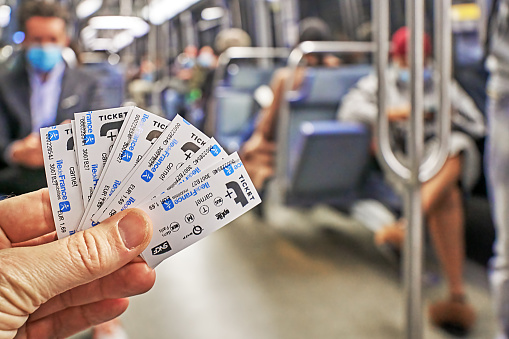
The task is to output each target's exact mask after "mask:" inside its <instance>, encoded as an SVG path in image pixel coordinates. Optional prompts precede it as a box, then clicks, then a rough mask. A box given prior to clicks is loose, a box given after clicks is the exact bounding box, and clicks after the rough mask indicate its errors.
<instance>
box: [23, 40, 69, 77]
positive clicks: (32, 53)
mask: <svg viewBox="0 0 509 339" xmlns="http://www.w3.org/2000/svg"><path fill="white" fill-rule="evenodd" d="M26 56H27V60H28V62H29V63H30V65H32V67H33V68H34V69H36V70H38V71H41V72H49V71H51V70H52V69H53V67H55V66H56V65H57V64H58V63H59V62H60V61H62V47H60V46H57V45H46V46H32V47H30V48H28V51H27V54H26Z"/></svg>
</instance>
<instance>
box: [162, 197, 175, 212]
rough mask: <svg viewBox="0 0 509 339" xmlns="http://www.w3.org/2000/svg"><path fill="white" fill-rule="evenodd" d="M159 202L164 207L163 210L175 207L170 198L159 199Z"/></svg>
mask: <svg viewBox="0 0 509 339" xmlns="http://www.w3.org/2000/svg"><path fill="white" fill-rule="evenodd" d="M161 203H162V204H163V208H164V210H165V211H169V210H171V209H172V208H173V207H175V205H174V204H173V201H172V200H171V199H170V198H168V199H166V200H163V201H161Z"/></svg>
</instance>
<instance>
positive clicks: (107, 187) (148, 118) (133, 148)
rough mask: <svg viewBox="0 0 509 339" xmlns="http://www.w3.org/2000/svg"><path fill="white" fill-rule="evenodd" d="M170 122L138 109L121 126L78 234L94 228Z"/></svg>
mask: <svg viewBox="0 0 509 339" xmlns="http://www.w3.org/2000/svg"><path fill="white" fill-rule="evenodd" d="M168 123H169V120H167V119H164V118H162V117H159V116H157V115H155V114H152V113H149V112H147V111H144V110H142V109H140V108H137V107H135V108H134V109H133V110H132V112H131V113H130V114H129V115H128V117H127V119H126V120H125V122H124V123H123V124H122V129H121V131H120V133H119V135H118V136H117V139H116V140H115V143H114V146H113V149H112V151H111V153H110V155H109V156H108V160H107V162H106V164H105V165H104V168H103V171H102V173H101V176H100V177H99V181H98V183H97V186H96V189H95V190H94V193H93V194H92V198H91V199H90V202H89V204H88V206H87V208H86V210H85V214H84V216H83V218H82V219H81V222H80V226H79V229H78V230H79V231H81V230H84V229H87V228H90V227H92V226H93V225H94V224H93V223H92V216H93V215H94V214H95V213H97V211H99V208H100V207H101V206H102V204H103V203H104V202H105V201H106V199H107V198H108V197H109V196H110V195H111V194H113V193H114V192H115V190H116V189H117V188H118V187H120V186H121V183H122V180H123V179H124V178H125V177H126V176H127V175H128V174H129V172H130V171H131V170H132V169H133V168H134V167H135V166H136V164H137V163H138V162H139V161H140V160H141V159H142V158H143V156H144V155H145V153H146V152H147V150H148V149H149V148H150V147H151V146H152V144H153V143H154V142H155V140H157V138H158V137H159V136H160V135H161V133H162V132H163V131H164V129H165V128H166V126H167V125H168Z"/></svg>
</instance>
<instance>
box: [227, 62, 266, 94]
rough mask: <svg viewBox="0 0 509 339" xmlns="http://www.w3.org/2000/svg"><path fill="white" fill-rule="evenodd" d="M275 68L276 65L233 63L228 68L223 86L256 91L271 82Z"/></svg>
mask: <svg viewBox="0 0 509 339" xmlns="http://www.w3.org/2000/svg"><path fill="white" fill-rule="evenodd" d="M274 70H275V68H274V67H255V66H251V65H242V64H231V65H230V66H228V68H227V72H226V73H227V74H226V77H225V79H224V82H223V86H227V87H231V88H235V89H238V90H244V91H255V90H256V89H257V88H258V87H260V86H261V85H268V84H269V83H270V80H271V79H272V74H273V73H274Z"/></svg>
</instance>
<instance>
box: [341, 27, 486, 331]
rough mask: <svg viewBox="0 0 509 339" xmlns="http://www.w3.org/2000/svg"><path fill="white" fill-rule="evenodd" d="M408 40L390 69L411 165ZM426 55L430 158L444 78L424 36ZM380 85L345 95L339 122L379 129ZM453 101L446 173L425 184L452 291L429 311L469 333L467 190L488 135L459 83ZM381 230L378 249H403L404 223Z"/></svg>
mask: <svg viewBox="0 0 509 339" xmlns="http://www.w3.org/2000/svg"><path fill="white" fill-rule="evenodd" d="M408 39H409V31H408V29H407V28H405V27H403V28H400V29H399V30H398V31H396V33H395V34H394V35H393V38H392V46H391V67H390V68H389V69H388V70H387V71H388V73H387V84H386V87H387V113H388V117H389V120H390V130H391V133H390V135H391V144H392V147H393V149H394V150H395V152H396V155H397V157H398V158H400V159H401V161H403V162H404V161H405V160H406V156H405V154H406V140H407V136H408V133H409V128H408V117H409V116H410V114H411V107H410V86H409V79H410V76H409V69H408V66H409V62H408V52H407V51H408ZM424 52H425V70H424V110H425V126H424V131H425V138H426V141H427V142H426V150H425V154H429V150H430V149H431V147H433V136H434V135H435V123H434V119H435V115H436V114H437V100H438V88H437V87H438V86H436V81H437V80H438V79H439V78H438V75H437V74H435V73H434V72H433V69H432V60H431V56H432V48H431V42H430V38H429V36H428V35H425V37H424ZM377 86H378V82H377V77H376V75H375V74H371V75H368V76H367V77H365V78H363V79H361V80H360V81H359V82H358V84H357V85H356V87H355V88H353V89H352V90H351V91H350V92H349V93H348V94H347V95H346V96H345V98H344V100H343V104H342V106H341V107H340V110H339V113H338V116H339V119H340V120H343V121H355V122H362V123H365V124H368V125H370V126H374V125H375V124H376V117H377V115H378V107H377V91H378V87H377ZM451 102H452V109H453V111H452V136H451V143H450V151H449V157H448V159H447V161H446V163H445V165H444V167H443V168H442V170H441V171H440V172H439V173H438V174H437V175H436V176H435V177H434V178H432V179H430V180H429V181H427V182H425V183H424V184H423V186H422V208H423V211H424V215H425V217H426V222H427V227H428V230H429V232H430V235H431V239H432V241H433V244H434V247H435V250H436V252H437V256H438V259H439V260H440V263H441V266H442V268H443V270H444V274H445V276H446V279H447V282H448V290H449V296H448V298H447V299H445V300H443V301H438V302H435V303H433V304H432V305H431V306H430V309H429V312H430V319H431V321H432V322H433V323H434V324H435V325H437V326H440V327H442V328H444V329H446V330H451V329H454V331H456V332H457V331H461V332H463V333H465V332H468V331H469V330H470V329H471V328H472V326H473V324H474V322H475V312H474V310H473V308H472V307H471V306H470V305H469V304H468V303H467V301H466V298H465V288H464V283H463V261H464V256H465V255H464V240H463V224H464V221H463V216H464V213H463V205H462V190H468V189H469V188H471V187H472V186H473V184H474V183H475V181H476V180H477V179H478V176H479V170H480V162H481V160H480V155H479V152H478V150H477V147H476V145H475V143H474V140H473V139H474V138H478V137H482V136H483V135H484V133H485V124H484V118H483V115H482V114H481V112H480V111H479V110H478V108H477V107H476V105H475V103H474V102H473V100H472V99H471V98H470V97H469V96H468V95H467V94H466V93H465V92H464V91H463V90H462V89H461V88H460V86H459V85H458V84H457V83H455V82H452V83H451ZM373 145H375V143H373ZM374 147H376V146H374ZM386 180H387V181H389V182H390V183H391V184H392V186H393V187H395V188H396V190H399V189H400V187H398V183H397V182H396V180H394V178H391V177H390V175H387V178H386ZM394 220H395V219H394ZM381 223H382V222H381ZM378 226H379V227H378V229H377V230H376V231H375V242H376V243H377V244H378V245H380V246H382V245H383V246H392V247H395V248H401V246H402V243H403V241H404V236H405V231H406V221H405V220H403V219H399V220H397V221H394V222H392V223H389V224H380V225H378Z"/></svg>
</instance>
